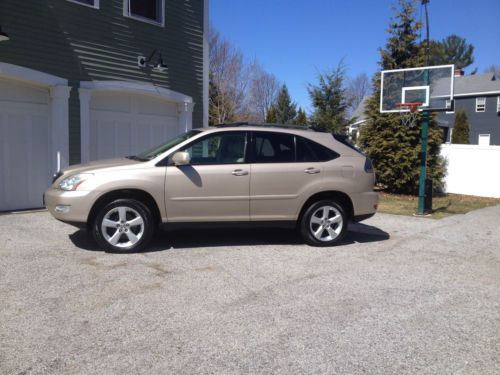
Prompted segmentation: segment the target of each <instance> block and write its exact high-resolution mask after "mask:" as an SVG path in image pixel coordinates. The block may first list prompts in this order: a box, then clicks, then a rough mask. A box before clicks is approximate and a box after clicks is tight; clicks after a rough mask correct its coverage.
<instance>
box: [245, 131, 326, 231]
mask: <svg viewBox="0 0 500 375" xmlns="http://www.w3.org/2000/svg"><path fill="white" fill-rule="evenodd" d="M309 143H310V142H309V141H308V140H306V139H305V138H303V137H300V136H296V135H294V134H289V133H284V132H271V131H265V132H253V133H252V146H251V147H252V164H251V175H252V178H251V181H250V217H251V220H252V221H267V220H272V221H274V220H283V221H288V220H295V219H296V215H297V212H298V211H299V210H300V207H299V206H300V205H301V204H302V202H303V197H304V195H307V194H309V192H312V191H314V190H319V189H320V187H321V184H322V179H323V175H322V169H323V163H322V162H321V159H322V158H320V157H317V156H316V155H314V151H313V150H311V147H310V145H309ZM321 147H322V146H321ZM323 159H324V157H323Z"/></svg>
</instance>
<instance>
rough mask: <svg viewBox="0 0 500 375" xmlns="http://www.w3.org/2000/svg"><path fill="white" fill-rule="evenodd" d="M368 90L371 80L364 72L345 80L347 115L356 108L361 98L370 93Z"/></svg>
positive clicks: (369, 89)
mask: <svg viewBox="0 0 500 375" xmlns="http://www.w3.org/2000/svg"><path fill="white" fill-rule="evenodd" d="M370 92H371V82H370V79H369V78H368V76H367V75H366V74H365V73H361V74H359V75H358V76H356V77H355V78H351V79H349V80H348V81H347V88H346V96H347V102H348V109H347V111H348V114H349V116H350V115H352V113H353V112H354V111H355V110H356V108H358V105H359V104H360V103H361V102H362V101H363V98H364V97H365V96H367V95H370Z"/></svg>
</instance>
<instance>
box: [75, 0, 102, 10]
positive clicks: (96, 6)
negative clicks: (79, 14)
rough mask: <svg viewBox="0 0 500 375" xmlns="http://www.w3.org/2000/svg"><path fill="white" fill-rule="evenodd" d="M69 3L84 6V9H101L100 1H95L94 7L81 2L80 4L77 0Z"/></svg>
mask: <svg viewBox="0 0 500 375" xmlns="http://www.w3.org/2000/svg"><path fill="white" fill-rule="evenodd" d="M68 1H69V2H70V3H74V4H78V5H83V6H84V7H87V8H93V9H100V7H99V1H100V0H94V5H90V4H85V3H81V2H79V1H77V0H68Z"/></svg>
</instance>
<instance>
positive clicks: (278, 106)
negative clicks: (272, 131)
mask: <svg viewBox="0 0 500 375" xmlns="http://www.w3.org/2000/svg"><path fill="white" fill-rule="evenodd" d="M273 107H274V110H275V112H276V123H278V124H293V121H294V119H295V116H297V104H296V103H295V102H292V99H291V98H290V94H289V93H288V88H287V87H286V85H285V84H283V86H282V87H281V90H280V91H279V93H278V98H277V99H276V103H275V104H274V106H273Z"/></svg>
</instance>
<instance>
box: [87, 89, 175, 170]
mask: <svg viewBox="0 0 500 375" xmlns="http://www.w3.org/2000/svg"><path fill="white" fill-rule="evenodd" d="M106 95H107V96H108V97H106ZM106 95H103V94H102V93H101V94H100V95H98V96H95V97H94V96H93V97H92V100H91V108H93V109H92V110H91V112H90V118H91V121H90V125H91V145H90V153H91V154H90V155H91V160H97V159H106V158H112V157H122V156H127V155H135V154H138V153H140V152H142V151H145V150H147V149H149V148H151V147H153V146H156V145H158V143H160V142H162V141H164V140H167V139H169V138H172V137H174V136H176V135H177V134H178V133H179V126H178V121H179V119H178V117H177V116H178V114H177V105H176V104H175V103H170V102H167V101H165V100H163V99H157V98H153V97H151V96H137V95H130V96H128V97H126V96H124V95H116V94H109V93H108V94H106ZM120 100H122V101H123V103H122V104H119V101H120ZM97 108H99V109H97ZM125 108H129V112H128V113H124V112H123V110H124V109H125ZM115 109H119V111H118V110H115Z"/></svg>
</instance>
